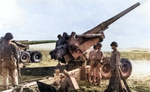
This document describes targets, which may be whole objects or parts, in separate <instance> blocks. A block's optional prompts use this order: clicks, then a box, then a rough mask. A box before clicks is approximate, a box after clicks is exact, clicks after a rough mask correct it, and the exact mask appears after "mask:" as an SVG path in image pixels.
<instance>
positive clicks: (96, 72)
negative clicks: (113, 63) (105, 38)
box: [88, 43, 103, 86]
mask: <svg viewBox="0 0 150 92" xmlns="http://www.w3.org/2000/svg"><path fill="white" fill-rule="evenodd" d="M101 47H102V45H101V44H100V43H97V44H96V45H94V50H92V51H91V52H90V55H89V59H90V72H89V76H88V80H89V82H95V79H97V80H96V82H97V85H98V86H99V84H100V80H101V78H102V76H101V73H100V66H101V60H102V57H103V53H102V51H101ZM92 73H93V80H91V75H92ZM96 77H97V78H96Z"/></svg>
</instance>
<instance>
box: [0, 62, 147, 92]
mask: <svg viewBox="0 0 150 92" xmlns="http://www.w3.org/2000/svg"><path fill="white" fill-rule="evenodd" d="M131 62H132V67H133V69H132V74H131V76H130V77H129V78H128V79H127V83H128V85H129V87H130V89H131V90H132V91H133V90H134V91H133V92H150V68H149V67H150V61H140V60H134V61H131ZM33 78H34V77H33ZM0 85H2V76H0ZM79 85H80V86H81V89H84V90H92V89H91V88H94V89H95V90H97V92H103V91H104V89H106V88H107V85H108V80H102V83H101V87H95V86H94V85H92V84H88V85H87V83H86V85H87V86H85V84H84V83H83V82H80V83H79ZM90 86H91V87H90ZM92 86H93V87H92ZM1 88H2V87H1ZM0 90H1V89H0ZM83 92H84V91H83ZM85 92H86V91H85Z"/></svg>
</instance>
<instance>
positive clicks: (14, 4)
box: [0, 0, 150, 50]
mask: <svg viewBox="0 0 150 92" xmlns="http://www.w3.org/2000/svg"><path fill="white" fill-rule="evenodd" d="M137 2H140V4H141V5H140V6H139V7H137V8H135V9H134V10H133V11H131V12H129V13H128V14H126V15H125V16H123V17H121V18H120V19H119V20H117V21H116V22H114V23H113V24H111V25H110V26H109V28H108V29H107V30H105V32H104V33H105V39H104V41H103V42H102V44H103V48H102V49H104V50H107V49H110V43H111V42H112V41H116V42H117V43H118V45H119V48H133V47H137V48H150V40H149V39H150V30H149V29H150V10H149V9H150V0H0V35H1V36H4V35H5V33H7V32H11V33H12V34H13V35H14V39H15V40H30V41H32V40H56V39H57V35H58V34H63V32H66V33H68V34H71V32H76V33H77V34H82V33H84V32H86V31H88V30H90V29H92V28H93V27H95V26H97V25H98V24H100V23H102V22H103V21H106V20H107V19H109V18H111V17H113V16H114V15H116V14H118V13H120V12H121V11H123V10H125V9H126V8H128V7H130V6H132V5H133V4H135V3H137Z"/></svg>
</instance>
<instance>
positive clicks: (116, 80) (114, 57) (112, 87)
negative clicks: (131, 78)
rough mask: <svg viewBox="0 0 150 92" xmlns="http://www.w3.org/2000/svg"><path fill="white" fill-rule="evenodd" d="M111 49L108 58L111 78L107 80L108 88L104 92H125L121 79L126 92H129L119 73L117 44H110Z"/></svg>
mask: <svg viewBox="0 0 150 92" xmlns="http://www.w3.org/2000/svg"><path fill="white" fill-rule="evenodd" d="M110 46H111V48H112V50H113V51H112V54H111V57H110V64H111V74H112V75H111V78H110V80H109V85H108V88H107V89H106V90H105V92H126V91H125V88H123V84H122V82H121V79H122V80H123V83H124V85H125V86H126V88H127V90H128V92H130V90H129V88H128V85H127V83H126V81H125V79H124V78H123V77H122V74H121V72H120V57H121V56H120V52H119V51H118V50H117V47H118V44H117V43H116V42H112V43H111V44H110Z"/></svg>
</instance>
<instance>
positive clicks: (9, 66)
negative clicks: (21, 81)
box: [2, 60, 18, 86]
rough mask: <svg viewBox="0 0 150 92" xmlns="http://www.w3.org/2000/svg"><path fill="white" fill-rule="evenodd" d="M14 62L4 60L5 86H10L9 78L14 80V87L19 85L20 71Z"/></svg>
mask: <svg viewBox="0 0 150 92" xmlns="http://www.w3.org/2000/svg"><path fill="white" fill-rule="evenodd" d="M12 62H13V61H12V60H4V61H3V62H2V75H3V86H8V85H9V76H10V77H11V80H12V85H13V86H15V85H18V71H17V66H16V62H13V63H12Z"/></svg>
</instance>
